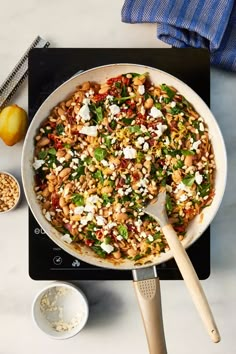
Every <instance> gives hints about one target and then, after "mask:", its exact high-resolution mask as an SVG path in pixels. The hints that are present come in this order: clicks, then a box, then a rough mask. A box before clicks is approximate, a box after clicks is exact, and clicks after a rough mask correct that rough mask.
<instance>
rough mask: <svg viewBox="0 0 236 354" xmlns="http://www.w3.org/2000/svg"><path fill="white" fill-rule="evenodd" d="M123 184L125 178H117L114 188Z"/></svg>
mask: <svg viewBox="0 0 236 354" xmlns="http://www.w3.org/2000/svg"><path fill="white" fill-rule="evenodd" d="M124 184H125V179H124V178H122V177H121V178H119V180H118V183H117V185H116V188H121V187H122V186H123V185H124Z"/></svg>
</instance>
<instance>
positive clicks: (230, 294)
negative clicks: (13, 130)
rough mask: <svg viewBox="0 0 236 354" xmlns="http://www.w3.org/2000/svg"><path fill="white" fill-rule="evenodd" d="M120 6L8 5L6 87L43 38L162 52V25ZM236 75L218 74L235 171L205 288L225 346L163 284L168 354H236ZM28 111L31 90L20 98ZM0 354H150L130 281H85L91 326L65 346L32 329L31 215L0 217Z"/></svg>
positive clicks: (0, 36)
mask: <svg viewBox="0 0 236 354" xmlns="http://www.w3.org/2000/svg"><path fill="white" fill-rule="evenodd" d="M122 4H123V1H122V0H116V1H109V0H100V1H95V0H94V1H92V0H86V1H79V0H71V1H62V0H60V1H59V0H51V1H46V0H41V1H36V0H21V1H19V2H17V1H14V2H13V1H5V2H1V12H0V60H1V71H0V81H2V80H3V79H5V76H6V75H7V74H8V72H9V71H10V70H11V69H12V67H13V66H14V65H15V63H16V62H17V60H18V59H19V57H20V56H21V55H22V53H23V52H24V51H25V50H26V49H27V47H28V45H29V44H30V43H31V41H32V40H33V39H34V37H35V36H36V35H37V34H40V35H41V36H42V37H45V38H46V39H48V40H49V41H50V42H51V43H52V46H57V47H59V46H60V47H80V46H81V47H101V46H103V47H159V46H161V45H163V44H162V43H161V42H158V41H157V40H156V39H155V36H156V26H155V25H146V24H143V25H128V24H122V23H121V21H120V10H121V6H122ZM235 82H236V75H235V74H231V73H225V72H223V71H219V70H212V85H211V86H212V90H211V104H212V110H213V113H214V114H215V116H216V117H217V119H218V122H219V124H220V126H221V129H222V132H223V135H224V138H225V142H226V147H227V150H228V163H229V166H230V169H229V175H228V183H227V187H226V193H225V197H224V199H223V203H222V206H221V208H220V210H219V212H218V214H217V216H216V218H215V220H214V222H213V224H212V229H211V230H212V245H211V254H212V272H211V277H210V278H209V279H208V280H206V281H204V282H203V286H204V289H205V291H206V293H207V296H208V300H209V302H210V304H211V306H212V310H213V312H214V315H215V318H216V321H217V323H218V326H219V330H220V332H221V335H222V342H221V343H219V344H213V343H211V342H210V339H209V337H208V335H207V333H206V332H205V329H204V328H203V326H202V323H201V321H200V319H199V317H198V315H197V313H196V311H195V308H194V307H193V304H192V303H191V300H190V296H189V295H188V293H187V290H186V289H185V286H184V284H183V282H180V281H176V282H173V281H165V282H162V284H161V287H162V304H163V313H164V325H165V332H166V340H167V346H168V354H190V353H191V354H199V353H202V354H234V353H235V342H234V336H235V317H236V310H235V308H236V285H235V284H236V271H235V268H236V248H235V229H236V218H235V211H236V202H235V189H234V183H235V173H236V163H235V161H236V160H235V150H236V133H235V132H236V119H235V102H236V91H235ZM14 101H15V103H18V104H19V105H22V106H23V107H24V108H27V85H26V84H25V85H24V87H23V88H22V89H21V91H20V93H19V94H18V95H17V97H15V100H14ZM21 149H22V144H18V145H15V146H14V147H6V146H4V145H3V143H2V142H0V156H1V158H0V170H7V171H9V172H11V173H13V174H14V175H16V177H18V178H20V157H21ZM0 223H1V229H0V230H1V231H0V237H1V241H2V242H1V247H0V269H1V284H0V318H1V340H0V353H1V354H18V353H24V354H31V353H32V352H34V354H41V353H44V352H47V353H50V354H64V353H67V352H70V353H86V354H93V353H103V354H108V353H109V354H110V353H111V352H112V354H118V353H119V354H120V352H121V351H122V352H123V353H125V354H126V353H132V354H133V353H135V354H147V353H148V350H147V345H146V340H145V335H144V330H143V327H142V322H141V318H140V314H139V312H138V307H137V303H136V301H135V296H134V292H133V289H132V284H131V282H114V281H113V282H80V287H81V288H82V289H83V290H84V292H85V293H86V295H87V296H88V298H89V301H90V311H91V312H90V317H89V320H88V324H87V326H86V328H85V329H84V330H83V331H82V332H81V333H80V334H78V335H77V336H75V337H73V338H72V339H69V340H66V341H60V342H58V341H55V340H52V339H50V338H48V337H47V336H46V335H44V334H43V333H41V332H40V331H39V330H38V329H37V328H36V327H35V326H34V325H33V322H32V318H31V304H32V301H33V298H34V296H35V294H36V292H37V291H38V290H40V289H41V288H42V287H43V286H44V285H45V284H46V282H36V281H33V280H31V279H30V278H29V276H28V243H27V237H28V236H27V207H26V202H25V200H23V201H22V203H21V205H20V207H19V208H17V209H16V210H15V211H12V212H11V213H8V214H5V215H2V216H0Z"/></svg>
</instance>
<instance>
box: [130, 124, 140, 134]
mask: <svg viewBox="0 0 236 354" xmlns="http://www.w3.org/2000/svg"><path fill="white" fill-rule="evenodd" d="M129 131H130V133H139V134H141V133H142V130H141V127H140V126H139V125H132V126H131V127H129Z"/></svg>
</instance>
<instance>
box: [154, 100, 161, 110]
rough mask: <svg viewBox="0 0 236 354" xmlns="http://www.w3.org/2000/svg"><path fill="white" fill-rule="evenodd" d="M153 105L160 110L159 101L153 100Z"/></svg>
mask: <svg viewBox="0 0 236 354" xmlns="http://www.w3.org/2000/svg"><path fill="white" fill-rule="evenodd" d="M154 106H155V107H156V108H157V109H159V110H161V108H162V107H161V103H159V102H155V103H154Z"/></svg>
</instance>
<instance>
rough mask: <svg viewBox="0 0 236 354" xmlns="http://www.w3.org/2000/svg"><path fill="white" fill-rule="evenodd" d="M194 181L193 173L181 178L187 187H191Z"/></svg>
mask: <svg viewBox="0 0 236 354" xmlns="http://www.w3.org/2000/svg"><path fill="white" fill-rule="evenodd" d="M194 181H195V176H193V175H187V176H186V177H184V178H183V179H182V182H183V183H184V184H185V185H186V186H187V187H192V185H193V183H194Z"/></svg>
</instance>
